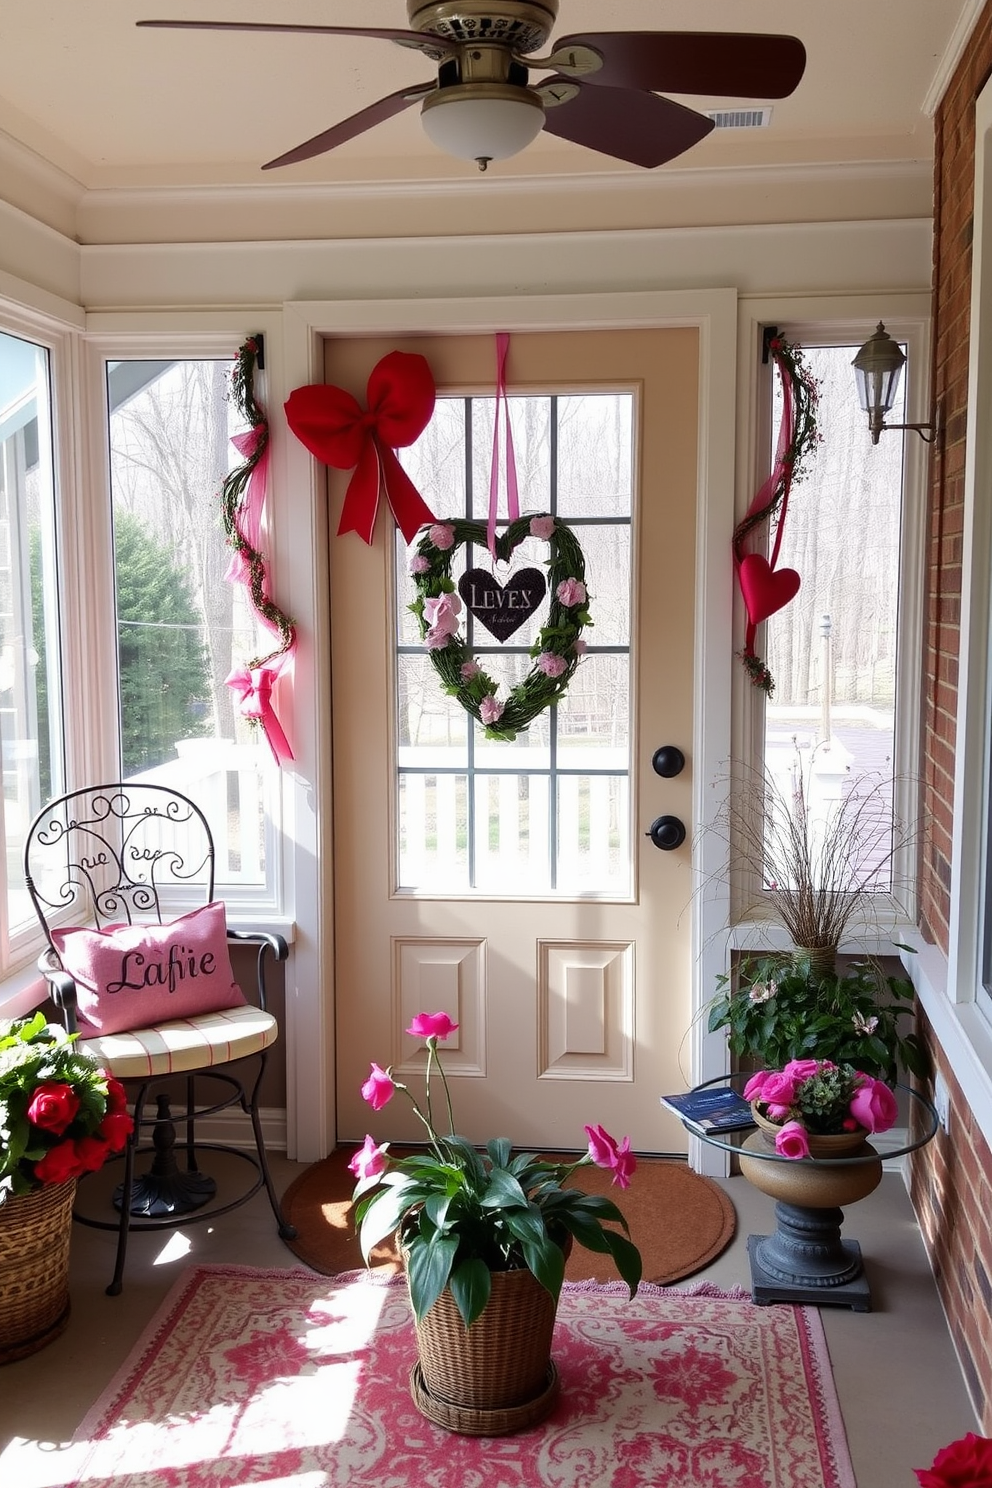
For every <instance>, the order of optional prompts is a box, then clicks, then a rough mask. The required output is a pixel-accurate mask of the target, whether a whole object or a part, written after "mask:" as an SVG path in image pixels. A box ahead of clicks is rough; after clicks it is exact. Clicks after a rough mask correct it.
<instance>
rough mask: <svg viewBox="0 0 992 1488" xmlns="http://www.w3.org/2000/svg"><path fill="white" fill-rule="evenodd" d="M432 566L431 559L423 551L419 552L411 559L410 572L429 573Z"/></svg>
mask: <svg viewBox="0 0 992 1488" xmlns="http://www.w3.org/2000/svg"><path fill="white" fill-rule="evenodd" d="M430 566H431V560H430V559H429V558H425V557H424V555H423V553H418V554H417V556H416V558H411V559H410V572H411V573H412V574H420V573H428V572H429V571H430Z"/></svg>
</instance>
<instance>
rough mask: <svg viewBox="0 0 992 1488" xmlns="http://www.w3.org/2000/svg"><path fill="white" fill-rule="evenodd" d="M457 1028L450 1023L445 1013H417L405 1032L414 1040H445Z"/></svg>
mask: <svg viewBox="0 0 992 1488" xmlns="http://www.w3.org/2000/svg"><path fill="white" fill-rule="evenodd" d="M457 1027H458V1024H457V1023H452V1021H451V1019H450V1018H449V1017H448V1015H447V1013H418V1014H417V1016H416V1017H415V1018H414V1020H413V1022H412V1023H411V1024H410V1027H409V1028H408V1029H407V1030H406V1031H407V1033H410V1034H412V1035H413V1037H414V1038H422V1039H429V1038H439V1039H446V1038H447V1037H448V1035H449V1033H454V1031H455V1029H456V1028H457Z"/></svg>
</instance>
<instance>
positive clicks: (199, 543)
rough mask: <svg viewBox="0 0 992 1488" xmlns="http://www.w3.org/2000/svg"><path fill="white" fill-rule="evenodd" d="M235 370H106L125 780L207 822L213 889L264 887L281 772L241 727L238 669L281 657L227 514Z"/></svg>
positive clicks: (185, 365)
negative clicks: (226, 524)
mask: <svg viewBox="0 0 992 1488" xmlns="http://www.w3.org/2000/svg"><path fill="white" fill-rule="evenodd" d="M229 379H230V362H226V361H215V360H188V361H187V360H183V361H119V362H110V363H109V364H108V367H107V401H108V410H109V425H110V470H111V494H112V500H113V519H114V548H115V560H116V580H117V582H116V601H117V632H118V664H119V689H120V729H121V755H122V770H123V777H124V778H125V779H141V780H145V781H154V782H157V783H159V784H162V785H173V786H175V787H176V788H177V789H178V790H181V791H183V792H184V793H185V794H187V795H189V796H191V797H192V798H193V799H194V800H196V802H197V803H198V804H199V805H200V806H201V807H202V808H203V810H204V811H205V812H206V814H207V817H208V820H209V821H210V825H211V829H212V831H213V833H214V837H215V844H216V847H217V871H218V880H219V881H220V882H223V883H224V884H225V885H227V886H228V887H230V886H232V885H234V886H242V887H245V888H249V889H251V888H252V887H258V886H261V885H264V884H265V883H266V882H267V875H268V873H269V872H270V870H271V859H272V853H271V840H272V839H271V810H272V806H273V799H274V781H275V770H274V766H273V763H272V759H271V754H270V751H269V748H268V745H267V743H266V742H265V739H264V738H263V737H262V735H261V733H260V732H259V731H258V730H257V729H254V728H253V727H252V726H251V725H250V724H249V723H247V722H246V721H245V720H244V719H243V718H241V717H240V715H239V714H238V712H237V710H236V707H235V702H236V698H235V694H234V693H233V692H232V690H231V688H229V687H228V686H227V685H226V680H225V679H226V678H227V676H228V675H229V673H230V672H231V670H232V668H233V667H235V666H238V665H244V664H245V663H246V662H247V661H248V660H250V659H251V658H253V657H255V656H257V655H264V654H266V653H268V652H269V651H270V650H271V647H272V643H271V639H270V638H269V636H268V634H267V632H265V631H264V630H263V628H262V627H261V626H260V625H259V624H258V622H257V619H256V617H255V615H254V612H253V611H252V610H251V607H250V605H249V603H248V598H247V593H246V590H245V587H244V585H242V584H240V583H237V584H235V583H231V582H229V581H228V580H227V578H226V577H225V575H226V572H227V568H228V563H229V560H230V550H229V548H228V546H227V542H226V538H225V534H224V529H223V522H222V513H221V503H220V489H221V485H222V483H223V480H224V477H225V476H226V475H227V473H228V471H229V470H230V469H232V468H233V467H234V466H235V465H236V464H237V463H239V462H240V460H241V458H242V457H241V456H240V455H238V454H237V452H236V451H235V450H234V448H233V446H232V445H231V442H230V440H231V435H232V434H234V433H237V432H238V430H239V427H240V424H239V415H238V412H237V409H236V408H235V406H234V405H233V403H232V402H231V401H230V400H229V397H228V391H229V386H230V381H229Z"/></svg>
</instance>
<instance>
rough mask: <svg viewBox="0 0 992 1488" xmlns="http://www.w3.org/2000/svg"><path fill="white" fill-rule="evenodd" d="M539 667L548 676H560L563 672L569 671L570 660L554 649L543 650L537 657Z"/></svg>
mask: <svg viewBox="0 0 992 1488" xmlns="http://www.w3.org/2000/svg"><path fill="white" fill-rule="evenodd" d="M537 667H538V671H541V672H543V673H544V675H545V676H546V677H560V676H561V674H562V672H566V671H568V662H567V661H566V660H565V658H564V656H557V655H556V654H555V652H554V651H542V652H541V654H540V656H539V657H538V658H537Z"/></svg>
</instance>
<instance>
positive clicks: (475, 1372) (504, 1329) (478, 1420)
mask: <svg viewBox="0 0 992 1488" xmlns="http://www.w3.org/2000/svg"><path fill="white" fill-rule="evenodd" d="M556 1310H557V1306H556V1303H555V1300H554V1298H553V1297H552V1296H551V1295H550V1293H548V1292H546V1291H545V1289H544V1287H542V1286H541V1284H540V1282H539V1281H537V1280H536V1278H535V1277H534V1275H533V1274H532V1273H531V1272H530V1271H528V1270H525V1269H521V1270H519V1271H494V1272H493V1273H492V1294H491V1296H490V1298H489V1302H488V1303H487V1304H486V1308H485V1311H484V1312H483V1314H482V1316H481V1317H480V1318H478V1319H477V1320H476V1321H475V1322H474V1323H473V1324H472V1327H471V1328H466V1327H465V1324H464V1323H463V1321H462V1319H461V1316H460V1314H459V1312H458V1308H457V1306H456V1304H455V1301H454V1298H453V1297H452V1295H451V1293H450V1291H448V1290H447V1288H446V1289H445V1290H444V1291H443V1292H442V1294H441V1296H440V1297H439V1298H438V1300H437V1301H436V1302H435V1304H434V1306H433V1307H432V1308H431V1310H430V1312H428V1314H427V1316H426V1317H425V1318H423V1320H422V1321H421V1322H419V1323H418V1324H417V1351H418V1364H417V1366H416V1368H415V1369H414V1371H413V1376H412V1378H411V1389H412V1393H413V1398H414V1400H415V1402H416V1404H417V1407H418V1409H419V1410H420V1411H421V1412H422V1413H423V1414H424V1415H426V1416H428V1417H429V1418H430V1419H431V1420H432V1421H435V1422H436V1423H437V1424H438V1425H440V1426H445V1427H447V1429H448V1430H449V1431H458V1432H462V1433H463V1434H465V1435H471V1436H503V1435H507V1434H509V1433H510V1432H513V1431H521V1430H523V1429H524V1428H525V1427H527V1426H533V1425H535V1424H536V1422H538V1421H540V1420H543V1418H544V1417H545V1416H546V1415H548V1413H549V1412H550V1411H551V1410H552V1409H553V1407H554V1404H555V1401H556V1400H557V1398H558V1375H557V1371H556V1370H555V1367H554V1365H553V1364H552V1362H551V1338H552V1334H553V1333H554V1326H555V1313H556Z"/></svg>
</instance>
